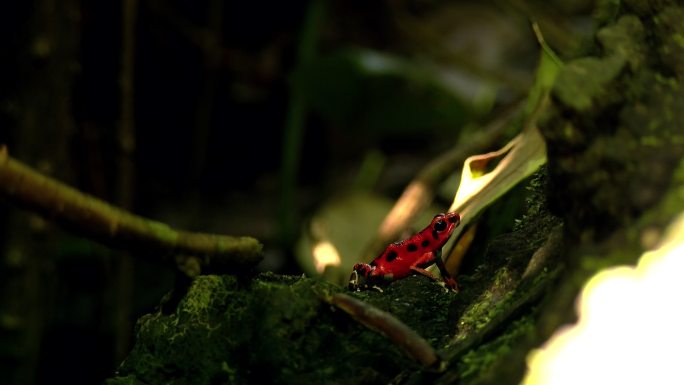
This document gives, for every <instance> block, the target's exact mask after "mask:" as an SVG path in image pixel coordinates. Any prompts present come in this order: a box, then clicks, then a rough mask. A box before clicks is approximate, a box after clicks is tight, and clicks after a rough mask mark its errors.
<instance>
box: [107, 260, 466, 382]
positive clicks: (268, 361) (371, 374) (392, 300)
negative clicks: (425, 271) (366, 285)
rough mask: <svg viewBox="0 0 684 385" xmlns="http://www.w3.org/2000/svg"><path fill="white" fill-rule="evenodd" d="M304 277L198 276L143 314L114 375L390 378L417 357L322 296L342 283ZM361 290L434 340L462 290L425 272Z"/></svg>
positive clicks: (151, 378)
mask: <svg viewBox="0 0 684 385" xmlns="http://www.w3.org/2000/svg"><path fill="white" fill-rule="evenodd" d="M340 290H341V289H340V288H339V287H337V286H334V285H332V284H330V283H327V282H324V281H321V280H316V279H310V278H303V277H288V276H279V275H275V274H261V275H259V276H258V277H257V278H256V279H254V280H253V281H251V282H247V283H241V282H240V281H239V280H238V279H237V278H236V277H233V276H215V275H207V276H200V277H197V279H196V280H195V281H194V282H193V284H192V286H191V287H190V288H189V290H188V292H187V294H186V295H185V297H184V298H183V299H182V300H181V301H180V302H179V303H178V306H177V308H176V309H175V311H174V312H172V313H171V314H162V313H161V312H156V313H152V314H148V315H146V316H143V317H142V318H141V319H140V320H139V321H138V326H137V333H136V334H137V341H136V344H135V347H134V348H133V351H132V352H131V354H130V355H129V357H128V358H127V359H126V361H125V362H124V363H123V364H122V365H121V367H120V369H119V372H118V377H116V378H114V379H111V380H110V384H123V383H138V382H140V383H145V384H150V385H154V384H167V383H182V384H212V385H213V384H222V383H230V384H252V383H264V382H267V383H287V384H300V383H301V384H305V383H316V384H326V383H364V382H372V383H376V382H387V381H389V380H390V379H391V378H392V376H393V375H395V374H396V373H397V372H399V371H400V370H401V369H403V368H405V367H415V368H418V367H419V366H418V365H417V364H415V363H413V362H412V361H410V360H409V359H408V358H407V357H405V355H404V354H403V353H402V352H401V351H400V350H399V349H398V348H396V347H395V346H394V345H393V344H391V343H390V342H389V341H388V340H386V339H385V338H384V337H382V336H381V335H379V334H378V333H376V332H373V331H370V330H368V329H367V328H366V327H364V326H362V325H360V324H359V323H357V322H356V321H354V320H353V319H351V318H350V317H349V316H348V315H347V314H345V313H344V312H341V311H334V310H333V309H332V307H330V306H329V305H327V304H324V303H323V302H322V301H321V300H320V297H322V296H325V295H329V294H330V293H334V292H337V291H340ZM357 296H359V297H361V298H363V299H364V300H367V301H368V302H371V303H373V304H375V305H377V306H378V307H380V308H383V309H385V310H388V311H391V312H392V313H393V314H395V315H396V316H397V317H398V318H400V319H402V320H403V321H405V322H406V323H407V324H409V326H411V327H412V328H414V330H416V331H417V332H418V333H419V334H421V335H422V336H423V337H425V338H426V339H427V340H428V341H430V342H432V343H434V344H436V345H439V344H441V343H442V341H444V340H445V337H446V336H447V334H448V331H449V327H448V321H447V320H448V308H449V306H448V304H449V303H450V302H451V301H453V300H454V298H455V297H456V296H454V295H453V294H452V293H448V292H446V291H445V290H444V289H443V288H442V287H441V286H439V285H437V284H435V283H434V282H432V281H430V280H429V279H427V278H425V277H418V276H415V277H410V278H407V279H405V280H401V281H397V282H394V283H392V284H391V285H389V287H387V288H386V290H385V291H384V293H379V292H374V291H369V292H362V293H358V294H357Z"/></svg>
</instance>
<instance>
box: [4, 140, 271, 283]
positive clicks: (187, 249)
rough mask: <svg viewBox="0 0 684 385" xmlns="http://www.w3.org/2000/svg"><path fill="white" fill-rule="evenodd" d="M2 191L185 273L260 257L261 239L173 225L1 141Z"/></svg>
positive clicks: (245, 264)
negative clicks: (84, 186)
mask: <svg viewBox="0 0 684 385" xmlns="http://www.w3.org/2000/svg"><path fill="white" fill-rule="evenodd" d="M0 195H4V196H6V197H8V198H9V199H10V200H11V201H13V202H15V203H17V204H19V205H21V206H23V207H25V208H27V209H29V210H32V211H35V212H37V213H40V214H41V215H43V216H45V217H46V218H48V219H51V220H54V221H55V222H57V223H58V224H60V225H62V226H64V227H66V228H68V229H70V230H72V231H74V232H76V233H80V234H83V235H85V236H88V237H91V238H93V239H96V240H98V241H100V242H102V243H104V244H106V245H108V246H111V247H114V248H125V249H129V250H131V251H134V252H145V253H146V254H147V255H146V257H147V258H150V259H153V260H157V261H159V262H164V263H174V264H176V265H178V266H179V268H181V270H183V271H184V272H185V273H186V274H188V275H195V274H198V273H199V272H200V271H198V269H199V270H204V269H209V270H211V271H215V272H223V271H234V270H239V269H244V268H247V267H250V266H254V265H256V264H257V263H259V261H261V258H262V256H261V249H262V245H261V244H260V243H259V241H257V240H256V239H254V238H251V237H232V236H226V235H218V234H206V233H193V232H188V231H182V230H175V229H172V228H171V227H170V226H168V225H167V224H165V223H162V222H157V221H154V220H151V219H147V218H143V217H140V216H137V215H134V214H131V213H129V212H127V211H125V210H122V209H120V208H118V207H115V206H112V205H110V204H109V203H106V202H104V201H102V200H100V199H97V198H95V197H93V196H90V195H88V194H85V193H82V192H80V191H78V190H76V189H74V188H72V187H70V186H67V185H65V184H63V183H61V182H58V181H56V180H54V179H52V178H49V177H47V176H45V175H43V174H40V173H39V172H37V171H35V170H33V169H32V168H30V167H29V166H27V165H25V164H23V163H21V162H19V161H17V160H14V159H12V158H11V157H10V156H9V154H8V152H7V147H5V146H4V145H3V146H0ZM179 255H180V257H179ZM188 256H191V257H190V258H191V260H195V261H191V260H189V259H188Z"/></svg>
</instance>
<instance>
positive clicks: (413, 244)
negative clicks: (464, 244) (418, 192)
mask: <svg viewBox="0 0 684 385" xmlns="http://www.w3.org/2000/svg"><path fill="white" fill-rule="evenodd" d="M460 223H461V216H460V215H458V214H457V213H446V214H437V215H435V217H434V218H433V219H432V222H431V223H430V225H429V226H428V227H426V228H424V229H423V230H421V231H420V232H419V233H418V234H415V235H413V236H412V237H411V238H409V239H406V240H403V241H400V242H394V243H391V244H390V245H389V246H387V248H386V249H385V251H383V252H382V254H380V255H379V256H377V257H376V258H375V259H374V260H373V261H372V262H371V263H370V264H367V263H357V264H355V265H354V270H353V271H352V273H351V277H349V289H350V290H360V289H368V288H370V287H374V286H377V285H381V284H383V283H388V282H391V281H394V280H397V279H402V278H406V277H408V276H409V275H411V274H413V273H418V274H422V275H425V276H427V277H429V278H431V279H433V280H437V279H436V278H435V277H434V276H433V275H432V274H430V272H428V271H427V270H425V268H427V267H428V266H430V265H432V264H433V263H435V264H437V267H438V268H439V271H440V273H442V279H444V283H445V284H446V286H448V287H449V288H450V289H451V290H453V291H458V287H457V285H456V280H455V279H454V278H452V277H451V275H450V274H449V272H448V271H447V269H446V267H445V266H444V262H443V261H442V246H444V244H445V243H446V242H447V241H448V240H449V237H450V236H451V233H452V232H453V231H454V229H455V228H456V226H458V225H459V224H460Z"/></svg>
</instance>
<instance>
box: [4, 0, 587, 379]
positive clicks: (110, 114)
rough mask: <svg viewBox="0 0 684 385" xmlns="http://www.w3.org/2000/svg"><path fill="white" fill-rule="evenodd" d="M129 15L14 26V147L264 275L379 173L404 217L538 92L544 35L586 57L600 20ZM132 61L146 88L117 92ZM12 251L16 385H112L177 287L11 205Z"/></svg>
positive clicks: (523, 8)
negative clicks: (477, 142) (460, 144)
mask: <svg viewBox="0 0 684 385" xmlns="http://www.w3.org/2000/svg"><path fill="white" fill-rule="evenodd" d="M124 4H126V3H125V2H115V1H87V0H65V1H58V0H31V1H21V2H19V1H15V2H5V3H4V4H3V5H2V6H0V28H1V31H0V33H1V36H2V37H1V38H0V39H2V42H3V44H2V48H1V49H2V60H1V61H0V143H4V144H7V146H8V149H9V152H10V154H11V155H12V156H13V157H15V158H16V159H18V160H20V161H22V162H25V163H27V164H29V165H31V166H32V167H34V168H36V169H37V170H39V171H41V172H43V173H46V174H48V175H51V176H53V177H55V178H57V179H59V180H62V181H64V182H66V183H68V184H70V185H72V186H75V187H77V188H78V189H80V190H82V191H86V192H88V193H91V194H93V195H95V196H98V197H100V198H103V199H105V200H107V201H109V202H112V203H115V204H118V205H121V206H123V207H126V208H128V209H130V210H132V211H133V212H135V213H137V214H140V215H143V216H146V217H151V218H154V219H157V220H161V221H164V222H166V223H168V224H170V225H172V226H174V227H178V228H183V229H188V230H198V231H209V232H217V233H224V234H235V235H250V236H254V237H256V238H258V239H259V240H260V241H262V242H263V243H264V244H265V261H264V262H263V263H262V264H261V265H260V267H259V269H261V270H273V271H277V272H280V273H300V274H301V269H300V268H299V266H298V264H297V263H296V262H295V258H294V256H293V255H294V251H293V250H294V245H295V242H296V240H297V238H298V237H299V229H300V226H301V224H302V223H303V222H304V221H305V219H306V218H308V217H309V216H311V215H313V214H314V213H315V212H316V209H317V208H318V207H320V206H321V205H322V204H324V202H325V201H326V200H328V199H329V198H330V197H331V196H334V195H340V194H341V193H344V192H345V191H346V190H349V189H351V188H352V187H355V188H356V187H358V186H356V185H355V184H354V183H355V180H357V179H358V178H357V177H358V174H359V172H360V171H359V170H360V168H361V165H362V164H363V163H364V160H367V159H368V157H369V156H370V155H369V154H375V155H373V156H376V157H377V154H381V158H382V159H383V162H382V165H383V166H382V168H381V172H380V173H379V175H377V178H376V179H375V180H374V182H373V183H372V185H371V186H365V188H370V189H371V190H372V191H373V192H374V193H377V194H380V195H383V196H385V197H388V198H390V199H393V198H396V197H397V196H398V195H399V194H400V192H401V190H402V188H403V187H404V186H405V185H406V183H407V182H408V181H409V180H410V179H411V177H412V176H413V175H414V174H415V173H416V171H417V170H419V169H420V167H421V166H422V165H424V164H425V163H426V162H427V161H429V160H430V159H433V158H435V157H436V156H438V155H439V154H440V153H441V152H443V151H444V150H446V149H448V148H449V147H450V146H451V145H453V144H454V143H456V142H457V141H458V140H459V135H461V140H463V138H464V137H465V138H466V140H467V135H465V136H464V134H463V133H464V132H465V133H466V134H467V127H469V124H471V123H477V122H482V121H486V117H487V116H488V114H490V113H491V112H492V111H496V110H497V109H498V108H500V107H505V106H506V105H508V104H509V103H511V102H513V101H515V100H517V99H518V98H520V97H522V96H524V95H525V94H526V92H527V87H528V86H529V84H530V82H531V79H532V74H533V71H534V66H535V64H536V62H537V57H538V56H537V48H536V42H535V40H534V37H533V35H532V34H531V31H530V28H529V20H530V19H536V20H539V21H540V24H541V26H542V28H543V29H544V33H545V36H546V37H547V39H548V40H549V41H550V43H551V44H552V45H553V46H554V48H556V49H557V50H558V51H559V52H560V53H564V52H565V53H568V52H572V51H573V50H577V49H581V47H580V48H578V47H577V45H576V42H575V41H574V40H571V39H569V37H568V36H569V33H568V31H578V30H580V31H581V30H582V28H583V26H584V25H585V24H586V18H585V17H584V16H586V14H587V13H588V12H589V10H590V9H591V7H592V5H591V2H575V3H572V4H570V3H568V2H561V1H558V2H555V3H549V4H547V3H544V4H541V3H540V4H537V3H535V2H519V1H485V2H478V3H477V4H474V3H472V2H447V1H436V0H435V1H430V0H422V1H418V0H416V1H408V0H404V1H390V0H386V1H378V2H367V1H313V2H312V1H298V0H294V1H287V2H280V1H225V2H224V1H221V0H207V1H174V0H169V1H163V0H138V1H131V2H130V3H129V4H130V6H131V7H132V8H130V9H133V10H134V14H135V18H134V19H130V18H126V17H124V16H123V9H124ZM131 20H134V22H131ZM583 23H585V24H583ZM126 29H128V30H130V31H132V33H133V37H134V38H133V45H132V46H131V45H129V46H126V45H125V44H124V43H123V40H122V35H123V34H124V31H125V30H126ZM126 50H128V51H126ZM125 52H128V53H129V54H131V55H132V58H133V59H132V61H131V63H132V64H133V66H132V71H133V72H132V76H131V75H125V74H123V75H122V70H123V68H124V66H125V64H123V63H124V61H123V57H124V53H125ZM125 76H129V78H128V79H129V80H130V81H131V82H132V83H131V84H132V90H133V93H132V94H130V95H126V94H123V93H122V84H123V83H124V82H125V79H124V77H125ZM126 106H128V107H126ZM127 108H128V109H129V111H132V112H133V115H132V120H126V119H125V116H124V115H125V114H124V111H125V110H126V109H127ZM122 127H127V128H128V129H129V130H130V132H131V133H132V136H130V137H128V138H127V137H126V135H125V134H122ZM464 127H465V128H464ZM122 135H123V136H122ZM122 138H123V140H122ZM131 140H132V141H131ZM126 143H128V144H129V145H130V146H127V145H126ZM372 159H374V158H372ZM360 220H362V219H360ZM0 250H2V252H1V253H0V256H1V261H0V383H3V384H43V383H54V382H62V381H65V382H69V383H71V384H92V383H99V382H101V381H102V380H103V379H104V378H106V377H107V376H110V375H111V374H112V373H113V371H114V370H115V368H116V366H117V365H118V363H119V362H121V360H122V359H123V358H124V357H125V354H126V352H127V351H128V349H129V348H130V344H131V343H132V338H133V336H132V334H133V325H134V322H135V320H136V319H137V317H139V316H140V315H142V314H145V313H147V312H150V311H152V310H153V309H154V307H155V306H156V305H157V304H158V303H159V300H160V298H161V297H162V296H163V295H164V294H165V293H167V292H168V291H169V290H170V289H171V288H172V286H173V282H174V270H173V269H172V268H171V267H168V266H162V265H159V264H155V263H153V262H149V260H154V258H153V257H152V258H151V257H150V256H139V255H133V256H130V255H127V254H124V253H121V252H119V251H112V250H109V249H107V248H105V247H103V246H100V245H98V244H96V243H93V242H91V241H89V240H86V239H83V238H80V237H78V236H76V235H73V234H71V233H68V232H64V231H62V230H60V229H58V228H56V227H55V226H54V225H52V224H51V223H50V222H49V221H45V220H44V219H42V218H40V217H37V216H35V215H33V214H31V213H29V212H26V211H21V210H19V209H17V208H15V207H14V206H12V205H11V204H10V203H9V202H6V201H4V200H0ZM140 257H142V258H140ZM145 257H147V258H145Z"/></svg>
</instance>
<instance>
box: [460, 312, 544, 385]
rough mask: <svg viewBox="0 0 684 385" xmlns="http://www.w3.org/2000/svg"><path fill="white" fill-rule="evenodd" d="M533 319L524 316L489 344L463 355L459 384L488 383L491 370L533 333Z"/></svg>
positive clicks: (491, 373) (492, 372)
mask: <svg viewBox="0 0 684 385" xmlns="http://www.w3.org/2000/svg"><path fill="white" fill-rule="evenodd" d="M534 327H535V325H534V319H533V318H532V317H531V316H524V317H521V318H520V319H518V320H516V321H515V322H513V323H511V324H510V325H508V327H507V328H506V330H505V331H504V332H503V333H501V334H500V335H499V336H498V337H496V338H495V339H493V340H492V341H491V342H488V343H485V344H482V345H480V346H479V347H478V348H477V349H473V350H472V351H470V352H468V353H467V354H465V355H464V356H463V357H461V359H460V362H459V363H458V370H459V371H460V372H461V382H460V384H480V383H488V382H489V381H490V380H491V377H492V375H493V374H494V373H495V371H493V370H492V368H493V367H494V366H496V365H501V363H502V359H504V358H505V357H506V356H507V355H509V354H510V353H511V352H512V351H513V349H514V346H516V344H518V343H519V342H520V340H521V339H522V338H524V337H526V336H527V335H528V334H530V333H531V332H533V331H534Z"/></svg>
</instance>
